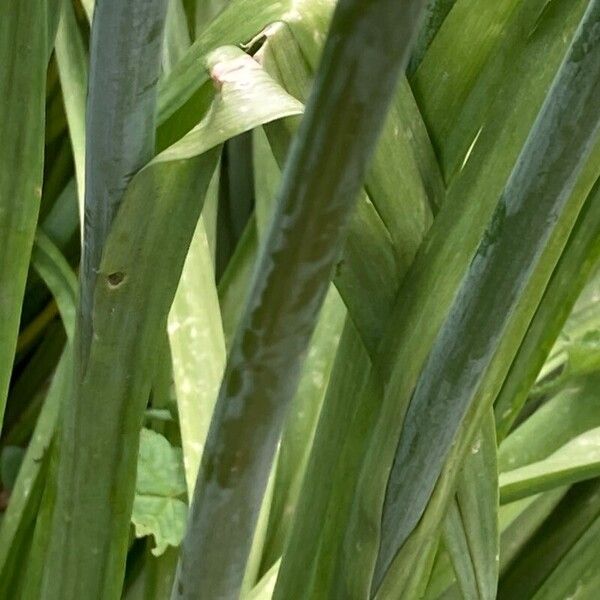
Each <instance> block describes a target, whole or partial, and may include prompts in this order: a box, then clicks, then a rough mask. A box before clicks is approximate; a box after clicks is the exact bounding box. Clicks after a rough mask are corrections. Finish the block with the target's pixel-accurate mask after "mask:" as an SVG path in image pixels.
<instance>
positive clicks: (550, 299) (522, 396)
mask: <svg viewBox="0 0 600 600" xmlns="http://www.w3.org/2000/svg"><path fill="white" fill-rule="evenodd" d="M599 259H600V180H598V181H597V182H596V184H595V186H594V189H592V191H591V192H590V195H589V197H588V199H587V201H586V204H585V206H584V208H583V210H582V211H581V215H580V216H579V219H578V221H577V225H576V226H575V228H574V230H573V233H572V234H571V237H570V239H569V242H568V243H567V247H566V248H565V251H564V253H563V255H562V257H561V259H560V262H559V263H558V265H557V267H556V269H555V271H554V273H553V274H552V279H551V280H550V283H549V284H548V288H547V290H546V292H545V294H544V298H543V299H542V302H541V304H540V306H539V308H538V309H537V311H536V315H535V317H534V319H533V321H532V322H531V325H530V326H529V329H528V330H527V335H526V336H525V339H524V340H523V343H522V344H521V347H520V348H519V353H518V354H517V356H516V358H515V360H514V363H513V365H512V366H511V370H510V372H509V374H508V377H507V378H506V381H505V382H504V385H503V386H502V391H501V392H500V394H499V395H498V399H497V400H496V406H495V411H496V415H497V422H498V434H499V437H500V438H503V437H505V436H506V435H507V434H508V431H509V428H510V427H511V425H512V424H513V422H514V420H515V418H516V416H517V415H518V414H519V412H520V410H521V408H522V407H523V404H524V403H525V400H526V398H527V394H528V393H529V390H530V389H531V387H532V385H533V383H534V381H535V378H536V376H537V374H538V372H539V371H540V369H541V367H542V365H543V362H544V360H545V359H546V358H547V356H548V354H549V353H550V350H551V349H552V347H553V345H554V342H555V341H556V338H557V337H558V335H559V333H560V330H561V329H562V326H563V325H564V323H565V320H566V318H567V316H568V314H569V312H570V311H571V309H572V307H573V305H574V304H575V300H576V299H577V297H578V296H579V294H580V292H581V290H582V288H583V286H584V285H585V283H586V282H587V280H588V279H589V276H590V273H591V272H592V270H593V269H594V268H595V267H596V265H597V264H598V260H599ZM573 273H576V276H575V277H574V276H573Z"/></svg>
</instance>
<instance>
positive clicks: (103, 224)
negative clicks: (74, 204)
mask: <svg viewBox="0 0 600 600" xmlns="http://www.w3.org/2000/svg"><path fill="white" fill-rule="evenodd" d="M167 4H168V2H167V0H130V1H128V2H123V1H122V0H101V1H99V2H98V5H97V6H96V9H95V10H94V19H93V24H92V39H91V49H90V80H89V81H90V82H89V94H88V103H87V122H86V131H87V143H86V156H85V163H86V168H85V215H84V235H83V244H84V248H83V260H82V265H81V300H80V313H81V316H80V323H79V325H80V331H79V344H80V347H79V351H80V353H81V354H82V355H83V356H82V357H81V356H80V357H79V358H83V363H85V361H86V360H87V353H88V351H89V344H90V340H91V337H92V335H93V324H92V307H93V298H94V288H95V282H96V276H97V273H98V267H99V265H100V258H101V257H102V250H103V248H104V242H105V241H106V238H107V236H108V232H109V230H110V226H111V223H112V220H113V218H114V216H115V214H116V212H117V209H118V208H119V204H120V203H121V200H122V198H123V193H124V191H125V188H126V187H127V184H128V183H129V181H130V179H131V178H132V177H133V175H135V173H136V172H137V171H138V170H139V169H140V168H141V167H142V166H144V165H145V164H146V163H147V162H148V161H149V160H150V159H151V158H152V156H153V154H154V138H155V130H156V98H157V85H156V84H157V82H158V77H159V75H160V65H161V52H162V41H163V29H164V22H165V18H166V10H167Z"/></svg>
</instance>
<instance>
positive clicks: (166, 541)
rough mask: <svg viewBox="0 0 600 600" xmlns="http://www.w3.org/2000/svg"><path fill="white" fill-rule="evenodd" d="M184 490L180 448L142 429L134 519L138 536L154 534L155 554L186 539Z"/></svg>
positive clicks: (161, 552)
mask: <svg viewBox="0 0 600 600" xmlns="http://www.w3.org/2000/svg"><path fill="white" fill-rule="evenodd" d="M185 492H186V484H185V474H184V469H183V457H182V452H181V450H180V449H179V448H173V447H172V446H171V445H170V444H169V442H168V440H167V439H166V438H165V437H163V436H162V435H160V434H159V433H156V432H155V431H152V430H151V429H142V432H141V434H140V449H139V458H138V466H137V481H136V486H135V499H134V501H133V512H132V514H131V522H132V523H133V524H134V525H135V534H136V537H144V536H149V535H152V536H154V539H155V542H156V547H155V548H154V549H153V550H152V554H154V556H160V555H161V554H163V553H164V552H165V550H166V549H167V546H179V544H180V543H181V540H182V539H183V535H184V532H185V523H186V519H187V505H186V504H185V502H184V501H183V500H181V499H180V498H179V496H182V495H183V494H185Z"/></svg>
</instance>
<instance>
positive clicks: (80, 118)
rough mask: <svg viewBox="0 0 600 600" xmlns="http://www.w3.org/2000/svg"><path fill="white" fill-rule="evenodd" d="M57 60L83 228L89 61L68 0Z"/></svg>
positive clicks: (63, 3) (63, 17) (57, 38)
mask: <svg viewBox="0 0 600 600" xmlns="http://www.w3.org/2000/svg"><path fill="white" fill-rule="evenodd" d="M55 52H56V62H57V65H58V71H59V74H60V80H61V90H62V95H63V99H64V103H65V111H66V113H67V121H68V123H69V135H70V138H71V147H72V149H73V161H74V163H75V178H76V180H77V196H78V199H79V217H80V219H81V224H82V227H81V230H82V231H83V212H84V211H83V202H84V193H85V105H86V97H87V88H88V61H89V58H88V56H87V51H86V49H85V46H84V43H83V39H82V36H81V32H80V31H79V26H78V24H77V19H76V17H75V11H74V9H73V4H72V2H71V1H70V0H65V1H64V2H62V12H61V17H60V22H59V26H58V31H57V33H56V46H55Z"/></svg>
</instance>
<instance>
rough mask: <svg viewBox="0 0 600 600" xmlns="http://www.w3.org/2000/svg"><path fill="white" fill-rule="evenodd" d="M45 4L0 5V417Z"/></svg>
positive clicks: (28, 0) (20, 276)
mask: <svg viewBox="0 0 600 600" xmlns="http://www.w3.org/2000/svg"><path fill="white" fill-rule="evenodd" d="M47 9H48V2H47V1H46V0H25V1H23V2H16V3H15V2H2V4H1V5H0V95H1V97H2V100H1V101H0V139H1V140H2V144H1V147H0V239H2V250H1V251H0V289H2V294H0V417H3V416H4V409H5V404H6V395H7V393H8V384H9V380H10V374H11V369H12V365H13V359H14V353H15V348H16V343H17V335H18V331H19V319H20V316H21V302H22V300H23V294H24V290H25V281H26V278H27V269H28V265H29V256H30V253H31V248H32V246H33V238H34V234H35V226H36V221H37V216H38V211H39V206H40V198H41V195H42V189H41V186H42V170H43V152H44V99H45V90H46V65H47V61H48V54H49V53H48V38H49V37H50V36H49V35H48V31H47V17H48V15H47ZM0 421H1V418H0Z"/></svg>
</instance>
